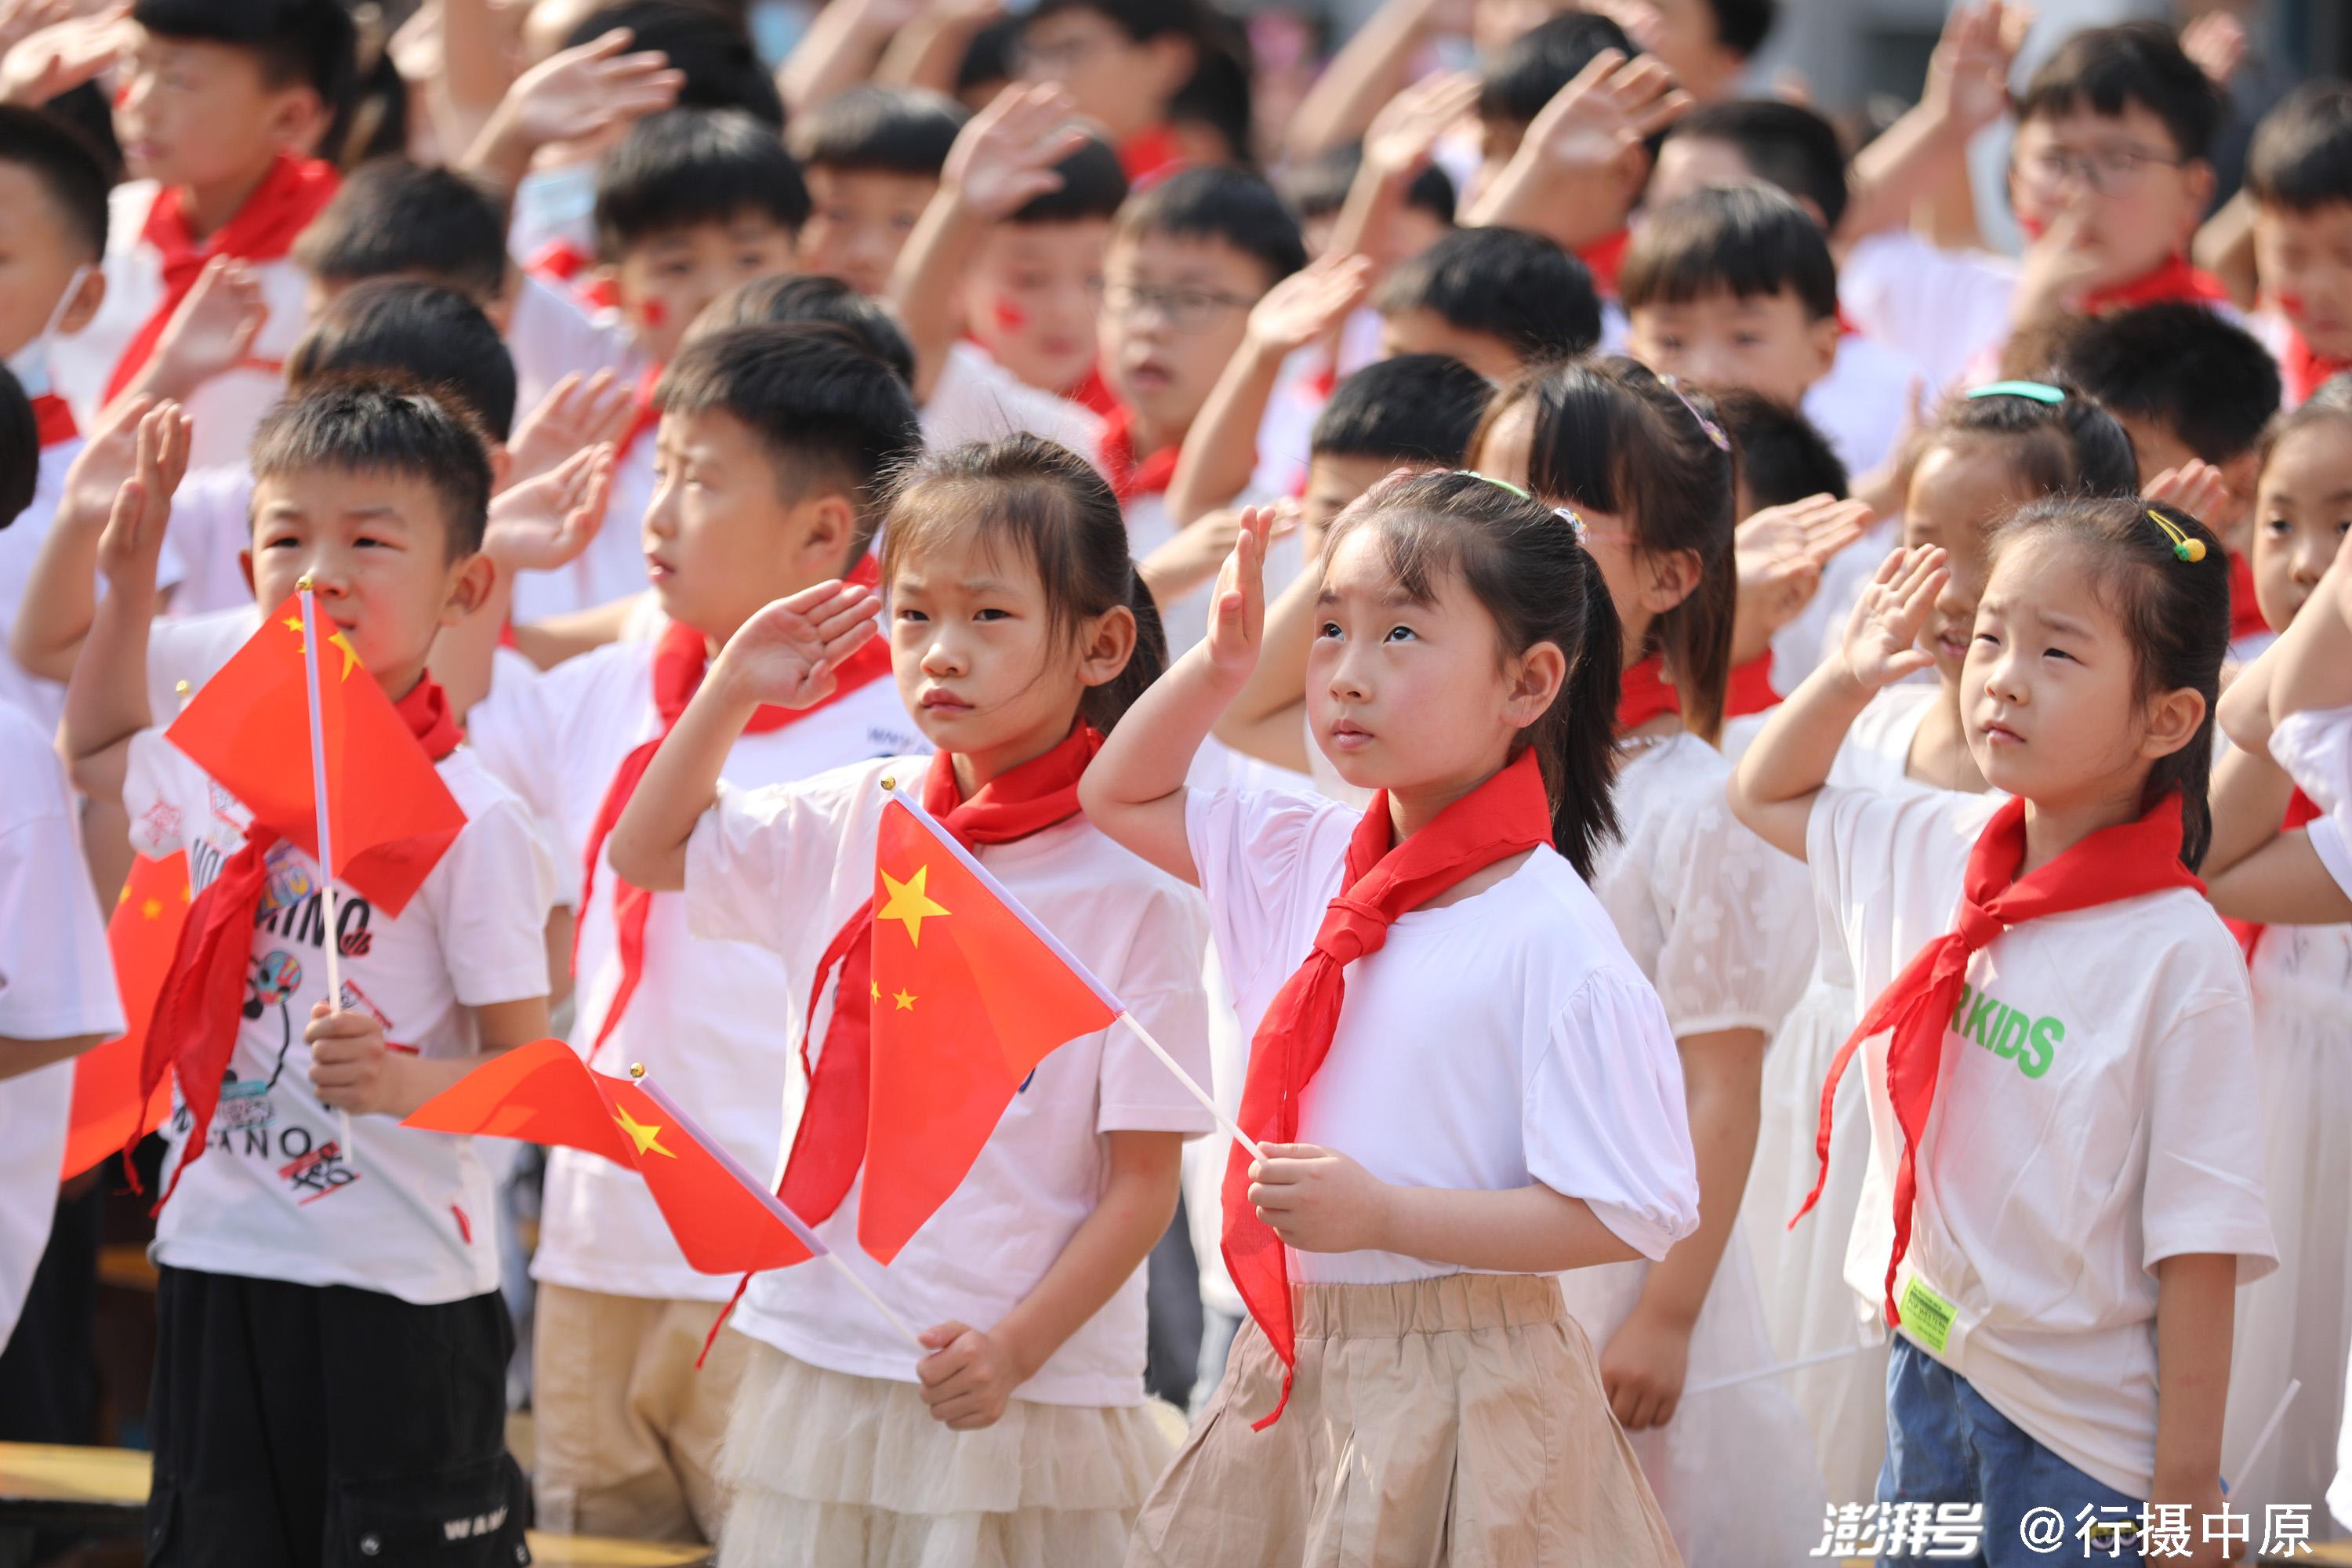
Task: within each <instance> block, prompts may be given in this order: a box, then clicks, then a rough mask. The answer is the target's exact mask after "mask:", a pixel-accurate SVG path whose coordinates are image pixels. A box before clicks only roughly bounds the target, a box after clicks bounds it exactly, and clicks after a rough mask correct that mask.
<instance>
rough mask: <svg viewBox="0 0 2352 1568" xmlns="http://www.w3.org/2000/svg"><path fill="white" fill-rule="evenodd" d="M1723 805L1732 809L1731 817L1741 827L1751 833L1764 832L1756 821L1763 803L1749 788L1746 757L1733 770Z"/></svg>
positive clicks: (1725, 791)
mask: <svg viewBox="0 0 2352 1568" xmlns="http://www.w3.org/2000/svg"><path fill="white" fill-rule="evenodd" d="M1723 804H1724V805H1727V806H1729V807H1730V808H1731V815H1732V816H1733V817H1734V818H1736V819H1737V820H1738V823H1739V826H1742V827H1745V828H1746V829H1748V832H1750V833H1760V832H1761V831H1762V830H1761V829H1760V828H1759V826H1757V820H1756V819H1757V817H1758V816H1759V809H1758V808H1759V805H1760V804H1761V803H1760V802H1759V801H1758V800H1757V798H1756V792H1755V790H1754V789H1752V788H1750V787H1749V784H1748V759H1747V758H1746V757H1742V758H1740V759H1739V765H1738V767H1735V768H1733V769H1732V770H1731V778H1730V780H1729V781H1728V782H1727V783H1726V784H1724V786H1723Z"/></svg>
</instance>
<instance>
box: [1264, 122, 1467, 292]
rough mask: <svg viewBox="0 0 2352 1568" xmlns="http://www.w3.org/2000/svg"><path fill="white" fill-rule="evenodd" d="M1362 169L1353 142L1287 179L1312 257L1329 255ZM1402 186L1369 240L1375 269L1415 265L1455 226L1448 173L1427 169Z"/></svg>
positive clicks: (1288, 192) (1367, 250) (1368, 252)
mask: <svg viewBox="0 0 2352 1568" xmlns="http://www.w3.org/2000/svg"><path fill="white" fill-rule="evenodd" d="M1363 169H1364V149H1363V146H1362V144H1361V143H1360V142H1349V143H1347V144H1346V145H1345V146H1340V147H1334V148H1333V149H1331V151H1329V152H1328V153H1324V154H1322V155H1321V156H1320V157H1318V158H1317V159H1316V160H1315V161H1314V162H1313V163H1307V164H1306V165H1304V166H1302V167H1299V168H1296V169H1293V170H1291V171H1290V172H1289V173H1288V174H1286V175H1284V176H1283V178H1282V181H1281V184H1282V194H1283V195H1284V196H1285V197H1286V198H1287V199H1288V200H1289V202H1290V205H1291V206H1292V208H1293V209H1294V210H1295V211H1297V214H1298V224H1299V229H1300V232H1301V234H1302V235H1303V237H1305V239H1306V241H1307V255H1308V256H1309V257H1318V258H1319V257H1322V256H1325V255H1328V254H1330V250H1331V237H1332V233H1333V231H1334V230H1335V229H1336V228H1337V227H1338V226H1339V214H1340V212H1341V210H1342V209H1344V208H1345V207H1346V206H1347V205H1348V193H1349V189H1350V188H1351V187H1353V186H1354V184H1356V181H1357V179H1358V178H1359V177H1360V175H1361V174H1362V173H1363ZM1400 184H1402V186H1403V187H1404V188H1403V189H1402V191H1401V192H1399V193H1398V195H1397V200H1396V202H1395V204H1394V207H1393V210H1392V211H1391V212H1390V213H1389V215H1388V221H1387V222H1386V223H1385V224H1384V225H1382V226H1379V227H1378V228H1376V229H1375V230H1374V231H1373V232H1372V233H1370V234H1368V235H1366V236H1365V237H1364V243H1363V254H1365V255H1366V256H1369V257H1370V258H1371V259H1372V263H1373V265H1374V266H1375V267H1380V268H1389V267H1393V266H1395V265H1397V264H1398V263H1399V262H1402V261H1409V260H1411V259H1412V258H1414V257H1416V256H1419V255H1420V254H1421V253H1422V252H1423V251H1424V250H1427V249H1428V248H1429V247H1431V246H1433V245H1434V244H1436V243H1437V242H1438V241H1439V240H1441V239H1443V238H1444V237H1445V235H1446V233H1447V231H1448V230H1450V229H1452V228H1453V226H1454V179H1453V176H1451V175H1450V174H1447V173H1446V172H1445V171H1444V169H1441V168H1439V167H1438V166H1437V165H1436V164H1435V163H1423V165H1422V166H1421V167H1420V168H1419V169H1416V170H1414V171H1412V173H1411V174H1407V175H1406V176H1405V177H1404V178H1403V179H1402V181H1401V182H1400Z"/></svg>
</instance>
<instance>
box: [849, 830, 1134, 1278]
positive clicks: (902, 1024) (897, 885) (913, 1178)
mask: <svg viewBox="0 0 2352 1568" xmlns="http://www.w3.org/2000/svg"><path fill="white" fill-rule="evenodd" d="M873 953H874V967H873V981H872V987H871V1007H872V1017H873V1026H872V1029H871V1031H870V1038H871V1040H872V1042H873V1058H872V1060H873V1078H872V1089H871V1094H870V1097H869V1099H868V1100H867V1105H868V1110H867V1112H866V1173H865V1187H864V1191H863V1194H862V1195H861V1196H860V1197H859V1199H858V1207H857V1240H858V1244H859V1245H860V1246H862V1247H865V1248H866V1251H867V1252H868V1253H869V1254H871V1255H872V1256H873V1257H874V1258H877V1259H879V1260H880V1261H881V1262H883V1263H888V1262H889V1261H890V1260H891V1259H892V1258H896V1257H897V1256H898V1249H899V1248H900V1247H904V1246H906V1245H907V1242H908V1239H910V1238H911V1237H913V1236H914V1234H915V1233H916V1232H917V1231H918V1230H920V1229H921V1228H922V1227H923V1224H924V1222H925V1221H927V1220H929V1218H930V1217H931V1215H933V1214H934V1213H936V1212H937V1211H938V1209H939V1206H940V1205H941V1204H943V1203H945V1202H947V1200H948V1197H949V1195H950V1194H952V1193H953V1192H954V1191H955V1190H956V1188H957V1186H958V1185H960V1184H961V1183H962V1181H963V1179H964V1176H965V1174H966V1173H969V1172H970V1171H971V1164H972V1162H973V1161H974V1160H977V1159H978V1158H980V1151H981V1147H982V1145H983V1144H985V1143H986V1142H988V1139H989V1134H990V1133H992V1132H993V1131H995V1130H996V1123H997V1121H998V1120H999V1119H1001V1118H1002V1117H1003V1114H1004V1110H1005V1107H1006V1106H1008V1105H1010V1104H1012V1103H1013V1095H1014V1094H1016V1093H1018V1092H1019V1091H1020V1089H1021V1088H1022V1086H1023V1085H1024V1083H1025V1082H1026V1081H1027V1080H1028V1078H1029V1075H1030V1074H1031V1073H1032V1072H1034V1071H1035V1070H1036V1067H1037V1064H1038V1063H1039V1062H1041V1061H1043V1060H1044V1059H1045V1058H1046V1057H1047V1056H1048V1055H1050V1054H1051V1053H1052V1052H1053V1051H1054V1050H1055V1047H1059V1046H1062V1045H1065V1044H1066V1043H1067V1042H1069V1041H1071V1040H1074V1039H1076V1038H1077V1037H1079V1036H1081V1035H1090V1034H1093V1033H1094V1032H1095V1031H1097V1029H1107V1028H1108V1027H1109V1026H1111V1024H1112V1022H1113V1021H1114V1020H1116V1019H1117V1018H1118V1016H1119V1014H1120V1013H1121V1012H1123V1011H1125V1009H1124V1008H1123V1007H1122V1005H1120V1003H1119V1001H1118V998H1117V997H1115V996H1113V995H1112V994H1110V993H1109V992H1108V991H1107V990H1105V989H1104V988H1103V985H1102V983H1101V982H1100V981H1098V980H1097V979H1096V978H1095V977H1094V976H1093V975H1092V974H1090V973H1087V967H1086V965H1084V964H1083V963H1079V962H1078V961H1077V960H1076V958H1075V957H1073V956H1072V955H1071V953H1070V952H1069V950H1068V949H1067V948H1066V947H1064V946H1063V945H1062V944H1061V942H1058V941H1057V940H1055V937H1054V935H1053V933H1052V932H1050V931H1047V930H1045V927H1044V926H1042V925H1039V924H1038V923H1037V921H1036V920H1035V919H1034V917H1032V916H1031V915H1030V913H1029V911H1028V910H1024V909H1023V908H1022V907H1021V905H1020V903H1019V902H1018V901H1017V900H1015V899H1014V898H1013V895H1012V894H1011V893H1009V892H1007V891H1005V889H1004V888H1003V884H1001V883H999V882H998V881H997V879H995V878H994V877H992V876H990V875H989V874H988V872H987V871H985V870H984V869H982V867H981V864H980V862H979V861H978V860H976V859H974V858H972V857H971V853H970V852H969V851H967V850H966V849H965V848H964V847H963V846H962V845H961V844H958V843H957V842H956V841H955V839H954V838H953V837H950V835H949V834H948V833H947V832H946V831H945V830H943V829H942V828H941V827H940V826H939V824H938V823H936V822H934V821H933V820H932V819H931V816H930V814H929V813H928V812H926V811H924V810H923V808H922V807H921V806H920V805H918V804H917V803H916V802H915V801H913V800H912V799H910V798H908V796H906V795H899V794H897V793H895V792H894V793H893V794H892V795H891V797H890V800H889V802H888V803H887V805H884V806H883V808H882V826H881V834H880V837H879V838H878V839H877V842H876V845H875V852H874V949H873Z"/></svg>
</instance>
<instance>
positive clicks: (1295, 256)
mask: <svg viewBox="0 0 2352 1568" xmlns="http://www.w3.org/2000/svg"><path fill="white" fill-rule="evenodd" d="M1145 234H1166V235H1174V236H1177V237H1181V238H1185V239H1214V240H1222V241H1223V243H1225V244H1227V245H1230V246H1232V247H1234V249H1235V250H1238V251H1241V252H1242V253H1243V254H1244V255H1247V256H1251V257H1255V258H1256V259H1257V260H1258V261H1259V262H1260V263H1262V264H1263V265H1264V266H1265V271H1266V279H1265V280H1266V284H1267V286H1268V287H1272V286H1273V285H1274V284H1276V283H1279V282H1280V281H1282V279H1285V278H1287V277H1289V276H1290V275H1291V274H1292V273H1294V272H1296V271H1297V270H1298V269H1299V268H1302V267H1304V266H1306V265H1307V242H1306V241H1305V240H1304V239H1302V238H1300V237H1299V234H1298V220H1297V218H1296V217H1294V216H1291V212H1290V209H1289V208H1288V207H1286V206H1284V205H1282V198H1281V197H1280V196H1278V195H1275V194H1274V187H1273V186H1272V185H1269V184H1266V183H1265V181H1264V180H1262V179H1260V178H1258V176H1257V175H1255V174H1251V173H1249V172H1248V171H1247V170H1244V169H1227V168H1196V169H1180V170H1178V171H1177V172H1176V173H1175V174H1171V175H1169V176H1168V178H1166V179H1164V180H1162V181H1160V183H1159V184H1156V185H1151V186H1148V187H1147V188H1145V189H1143V190H1140V191H1138V192H1136V193H1135V194H1134V195H1131V196H1129V197H1128V198H1127V205H1124V206H1122V207H1120V208H1119V209H1118V217H1117V218H1115V219H1113V220H1112V224H1111V237H1112V238H1113V239H1121V238H1125V237H1129V236H1135V235H1145Z"/></svg>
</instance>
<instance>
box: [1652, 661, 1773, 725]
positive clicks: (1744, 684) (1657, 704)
mask: <svg viewBox="0 0 2352 1568" xmlns="http://www.w3.org/2000/svg"><path fill="white" fill-rule="evenodd" d="M1779 703H1780V693H1779V692H1778V691H1775V690H1774V689H1772V650H1771V649H1770V648H1766V649H1765V650H1764V651H1763V652H1762V653H1760V654H1759V655H1757V656H1756V657H1755V658H1751V659H1749V660H1748V662H1747V663H1746V664H1738V665H1734V666H1732V668H1731V679H1729V680H1728V681H1727V683H1726V684H1725V686H1724V689H1723V716H1724V717H1725V718H1727V719H1737V718H1739V717H1740V716H1742V715H1743V714H1748V713H1761V712H1763V711H1764V710H1766V709H1768V708H1771V707H1776V706H1778V705H1779ZM1682 710H1683V699H1682V693H1680V692H1678V691H1676V690H1675V689H1674V688H1673V687H1672V686H1670V685H1669V684H1667V682H1666V677H1665V664H1664V660H1663V659H1662V658H1659V656H1658V655H1656V654H1652V655H1651V656H1650V657H1649V658H1644V659H1642V660H1641V661H1639V662H1638V663H1636V664H1635V665H1634V666H1633V668H1631V669H1628V670H1627V671H1626V672H1625V674H1624V677H1623V679H1622V684H1621V686H1620V689H1619V691H1618V695H1617V732H1618V733H1619V734H1621V735H1630V734H1632V733H1633V731H1636V730H1638V729H1640V728H1641V727H1642V726H1643V725H1644V724H1646V723H1648V722H1649V721H1651V720H1653V719H1655V718H1657V717H1659V716H1660V715H1661V714H1665V713H1679V712H1681V711H1682Z"/></svg>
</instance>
